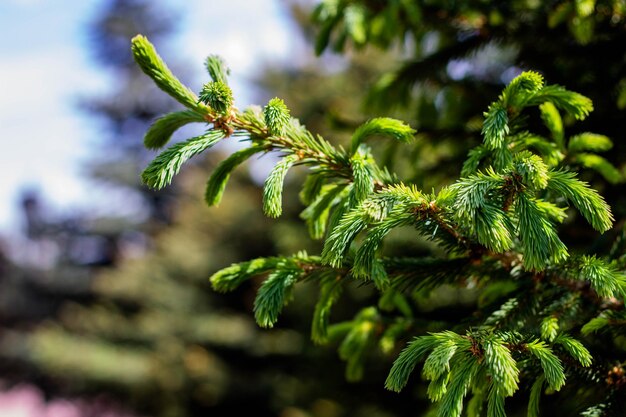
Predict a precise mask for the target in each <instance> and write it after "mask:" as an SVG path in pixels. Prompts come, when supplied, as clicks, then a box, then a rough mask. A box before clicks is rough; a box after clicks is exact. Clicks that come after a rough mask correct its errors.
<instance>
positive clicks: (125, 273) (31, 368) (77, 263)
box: [0, 0, 626, 417]
mask: <svg viewBox="0 0 626 417" xmlns="http://www.w3.org/2000/svg"><path fill="white" fill-rule="evenodd" d="M61 3H62V4H61ZM316 3H317V2H315V1H312V0H311V1H307V0H283V1H279V0H259V1H248V0H210V1H203V0H188V1H185V2H178V1H174V0H158V1H156V0H93V1H80V0H65V1H63V2H52V1H46V0H2V1H1V2H0V59H1V60H0V141H2V145H3V146H2V149H3V151H2V152H0V164H1V166H2V168H3V173H2V174H1V175H0V417H18V416H19V417H105V416H106V417H122V416H124V417H126V416H128V417H131V416H145V417H152V416H154V417H191V416H206V415H212V416H225V415H244V413H249V412H253V413H254V415H255V416H259V417H261V416H281V417H305V416H313V417H321V416H324V417H335V416H337V417H339V416H364V417H365V416H366V417H378V416H380V417H387V416H390V417H391V416H401V415H402V416H406V415H422V413H421V411H420V410H421V406H422V405H424V404H425V402H426V401H427V399H426V398H425V395H424V392H421V391H419V389H418V388H416V390H418V391H417V392H410V390H406V391H405V392H403V393H402V394H400V395H398V394H393V393H390V392H386V391H385V390H383V388H382V387H383V381H384V378H385V376H386V372H387V371H388V369H389V365H390V360H391V358H390V357H386V358H384V357H383V356H382V355H379V356H380V357H379V356H375V357H374V358H372V360H370V361H369V362H368V369H367V372H366V376H365V378H364V380H363V381H360V382H358V383H348V382H346V381H345V378H344V364H343V363H342V362H341V361H340V360H339V358H338V356H337V353H336V346H330V347H325V346H322V347H320V346H314V345H313V343H312V342H311V341H310V338H309V328H310V322H311V313H312V311H313V308H314V302H315V300H316V292H315V291H316V290H315V289H313V288H311V287H310V286H309V285H307V284H304V285H301V286H300V287H298V288H297V292H299V293H298V294H296V297H295V299H296V300H297V302H295V303H292V304H290V305H289V306H288V307H287V308H286V309H285V311H284V314H283V315H282V316H281V318H280V321H279V324H278V326H276V327H275V328H274V329H272V330H262V329H259V328H258V327H257V326H256V324H255V323H254V319H253V315H252V313H251V312H252V304H253V300H254V294H255V289H256V287H257V286H258V282H257V281H253V282H251V283H249V284H247V285H244V286H243V287H242V288H241V289H240V290H238V291H236V292H234V293H232V294H227V295H223V294H216V293H214V292H213V291H212V290H211V289H210V286H209V283H208V277H209V276H210V275H211V274H212V273H214V272H215V271H217V270H219V269H220V268H223V267H225V266H228V265H230V264H231V263H233V262H238V261H243V260H248V259H251V258H255V257H260V256H271V255H274V254H291V253H294V252H296V251H298V250H302V249H306V250H308V251H310V253H318V252H319V250H320V248H319V243H317V242H311V241H310V239H308V237H307V232H306V230H305V229H304V227H303V225H302V224H301V221H300V219H299V218H298V215H299V212H300V211H301V210H302V208H303V207H302V206H300V205H299V203H298V201H297V196H296V195H297V191H298V189H299V185H300V184H301V182H300V181H299V179H298V175H297V174H295V175H292V174H290V177H288V181H287V184H286V187H287V188H288V190H290V191H288V192H287V193H286V196H288V197H286V198H285V204H286V208H285V210H284V215H283V217H281V219H280V221H276V220H272V219H268V218H265V217H264V216H263V214H262V209H261V190H260V187H259V185H260V184H262V181H263V180H264V178H265V175H266V174H267V172H268V167H271V160H269V161H268V160H266V159H269V158H265V159H264V158H261V159H258V160H255V161H253V162H252V163H251V164H250V165H249V166H247V167H246V169H242V170H239V171H237V173H236V174H235V175H234V178H232V179H231V182H230V183H229V185H228V191H227V192H226V193H225V196H224V199H223V201H222V203H221V205H220V206H219V207H217V208H208V207H206V205H205V204H204V202H203V196H202V190H203V187H204V183H205V181H206V179H207V176H208V174H209V173H210V171H211V169H212V167H214V166H215V164H216V162H218V161H220V160H221V159H223V158H224V155H225V154H226V153H227V152H229V151H232V148H229V146H236V144H232V145H221V147H219V146H218V147H216V148H215V150H214V151H211V152H210V153H209V154H208V155H206V156H205V157H199V158H197V159H196V160H195V161H194V162H193V163H192V164H190V165H189V166H187V167H186V168H185V169H184V170H183V172H182V173H181V174H180V175H179V176H178V177H177V179H176V180H175V181H174V184H173V185H172V186H171V187H168V188H167V189H165V190H164V191H160V192H154V191H151V190H149V189H147V188H146V187H144V186H142V185H141V184H140V182H139V173H140V172H141V170H142V169H143V168H144V167H145V166H146V164H147V163H148V161H150V160H151V158H153V157H154V153H153V152H149V151H146V150H145V149H143V146H142V137H143V134H144V133H145V131H146V129H147V127H148V126H149V124H150V123H151V122H152V121H153V120H154V119H155V118H156V117H157V116H159V115H161V114H163V113H165V112H167V111H170V110H173V109H177V108H179V105H178V104H177V103H175V102H174V101H173V100H171V99H169V98H168V97H167V96H166V95H165V94H163V93H162V92H160V91H158V90H157V89H156V88H155V87H154V86H153V84H152V82H151V81H150V80H149V79H148V78H147V77H146V76H145V75H143V74H142V73H141V72H140V71H139V70H138V68H137V67H136V66H135V64H134V62H133V60H132V57H131V55H130V47H129V46H130V38H131V37H132V36H134V35H135V34H137V33H142V34H145V35H147V36H148V38H149V39H150V40H151V42H153V43H154V44H155V45H156V47H157V50H158V51H159V52H160V53H161V55H162V56H163V57H164V59H165V61H166V62H167V63H168V65H169V66H170V67H171V68H172V69H173V71H174V73H176V74H177V75H178V76H179V77H180V78H181V79H182V80H183V81H184V82H185V83H186V84H187V85H189V86H190V87H191V88H192V90H195V91H199V90H200V88H201V86H202V84H203V83H204V82H206V81H208V76H207V75H205V74H204V68H203V61H204V58H205V57H206V56H207V55H208V54H219V55H221V56H222V57H223V58H225V60H226V62H227V63H228V64H229V66H230V68H231V70H232V72H231V85H232V87H233V90H234V93H235V97H236V105H237V106H238V107H239V108H244V107H246V106H247V105H249V104H253V103H256V104H261V105H262V104H264V103H266V102H267V100H268V99H269V98H271V97H274V96H278V97H281V98H283V99H284V100H285V102H286V103H287V105H288V107H289V108H290V109H291V112H292V114H293V115H295V116H296V117H299V118H300V119H301V120H302V121H303V122H304V124H306V126H307V127H308V128H309V129H310V130H311V131H313V132H318V133H321V134H323V135H325V136H327V137H332V138H333V141H338V142H341V141H343V140H345V139H346V138H348V137H349V133H350V132H351V131H352V130H353V129H354V127H355V126H358V125H359V124H360V123H361V122H363V121H364V120H366V119H367V118H368V117H372V115H380V116H393V117H398V118H402V119H404V120H407V121H409V122H410V123H411V125H412V126H415V127H418V128H419V132H420V135H419V136H418V138H417V141H416V146H415V147H414V148H412V149H411V151H410V152H401V153H400V152H397V149H396V148H395V147H393V146H395V145H393V146H390V147H389V148H388V149H382V148H381V149H375V150H376V151H377V152H378V153H379V154H380V155H382V158H383V159H382V160H383V162H384V164H385V165H386V166H388V167H391V168H392V169H394V170H395V171H396V172H398V173H399V174H400V175H401V176H402V174H403V173H406V172H411V173H412V175H414V176H415V177H414V178H411V180H412V181H413V182H414V183H416V184H418V186H420V187H421V188H423V189H430V187H433V186H437V185H438V184H441V183H445V182H446V181H448V180H449V179H450V178H454V177H455V176H457V175H458V171H459V169H460V166H461V161H463V159H464V158H465V156H466V154H467V150H468V149H469V148H470V147H471V146H473V145H475V144H477V143H478V142H479V140H480V127H481V121H482V118H481V117H482V116H481V115H482V111H483V110H484V109H486V107H487V104H488V103H489V102H490V101H491V100H493V99H494V98H495V97H497V94H498V93H499V91H500V89H501V88H502V86H503V85H504V84H505V83H506V82H508V81H509V80H510V79H512V78H513V77H514V76H515V75H517V74H518V73H519V72H520V71H522V70H523V69H526V68H532V69H538V70H540V71H542V72H543V73H544V74H545V75H546V77H547V78H548V81H549V82H550V83H553V82H557V83H561V84H564V85H567V86H568V87H569V88H571V89H573V90H577V91H581V92H582V93H584V94H588V95H590V96H591V97H592V98H593V99H594V103H596V104H600V105H599V106H598V107H602V103H606V104H605V105H604V108H600V109H599V110H598V113H599V114H600V115H601V117H600V118H598V117H595V116H592V117H591V118H590V120H589V121H588V122H585V123H587V124H586V125H582V126H581V127H576V129H586V130H591V131H598V132H601V133H606V134H608V135H610V136H611V137H612V138H613V139H614V140H615V142H616V143H617V147H616V152H615V153H614V155H613V157H614V156H615V155H620V154H622V155H623V154H624V148H625V147H626V145H624V142H623V141H621V142H620V141H619V139H620V138H621V136H623V133H622V131H623V129H621V128H620V125H621V123H619V122H618V121H619V120H620V118H622V117H623V114H622V113H623V109H624V108H625V107H626V88H623V87H624V86H625V85H626V84H625V83H626V81H624V80H626V78H625V77H626V76H625V74H624V71H623V69H624V66H625V65H626V60H624V58H623V56H621V55H619V54H618V55H619V57H621V58H619V57H618V58H619V59H618V58H616V59H614V60H611V61H610V62H611V63H610V65H609V64H607V65H606V66H605V67H604V68H600V67H599V66H598V65H597V62H600V61H602V59H603V57H604V56H605V55H604V54H605V53H606V51H608V50H611V51H615V50H618V49H619V48H618V47H619V46H620V45H621V46H622V47H623V44H624V43H623V42H624V33H626V31H625V30H624V7H622V8H617V6H615V7H614V8H613V9H610V8H609V9H607V10H609V12H607V13H606V14H604V15H599V16H600V17H599V18H598V22H601V24H600V23H598V24H597V27H596V31H597V33H599V35H598V39H599V41H598V42H600V44H601V45H604V46H605V49H602V48H598V47H597V46H594V42H595V40H594V41H592V37H593V28H592V29H591V32H589V29H588V27H587V26H585V25H588V24H587V23H586V22H588V20H589V19H590V18H589V16H590V15H589V14H587V15H585V16H583V17H584V18H580V16H577V15H575V12H574V11H572V10H574V9H571V10H570V9H568V10H569V11H567V13H570V14H563V13H561V14H562V16H561V17H558V16H557V17H556V18H555V19H561V20H560V21H559V20H555V22H556V23H554V24H552V23H551V24H549V25H548V24H547V23H546V22H548V17H547V16H554V15H556V13H557V12H558V11H559V10H560V9H559V7H561V6H558V5H557V3H558V2H545V5H544V4H543V3H542V2H537V1H526V0H516V1H513V2H507V4H508V5H509V6H506V7H505V6H502V7H501V8H502V10H500V11H496V12H494V11H493V10H490V9H489V7H490V6H489V5H488V4H487V3H489V2H480V4H481V5H482V4H487V5H486V6H484V7H483V6H480V7H477V9H475V10H474V9H471V8H468V9H467V10H466V9H464V8H461V9H462V10H461V11H460V12H459V13H458V15H453V11H451V12H450V14H449V15H448V14H446V13H443V14H441V13H438V14H437V13H433V15H432V16H428V15H425V17H424V19H425V21H424V25H423V27H424V29H423V30H421V29H419V30H418V29H416V28H415V27H413V28H412V29H406V32H407V33H406V34H405V33H404V32H403V31H404V26H402V25H407V27H409V26H410V25H408V23H407V22H406V21H403V22H402V24H399V23H398V22H399V21H395V20H394V19H395V17H394V16H393V15H391V14H389V15H388V16H387V15H382V14H381V16H382V18H381V19H378V20H379V21H376V22H374V21H373V23H372V22H370V23H371V24H372V27H373V28H374V29H376V31H377V32H376V33H378V35H377V36H378V38H377V43H378V44H379V46H382V47H383V48H382V49H377V48H361V49H359V50H358V51H356V49H358V48H351V47H346V48H345V50H344V51H343V53H339V51H341V50H342V49H344V48H343V44H342V42H341V40H338V41H337V42H336V43H335V46H334V49H336V50H337V51H335V52H333V51H326V52H324V53H323V54H322V55H321V56H320V57H316V56H315V52H314V44H315V41H314V28H313V25H312V23H311V19H310V15H311V10H312V7H313V6H314V4H316ZM327 3H329V4H330V3H332V2H327ZM364 3H368V2H364ZM369 3H371V4H372V5H373V6H372V7H373V8H374V9H377V8H378V9H380V10H384V12H385V13H387V9H384V7H382V6H380V7H379V5H380V4H383V3H385V2H376V1H372V2H369ZM369 3H368V4H369ZM379 3H380V4H379ZM392 3H393V4H396V3H398V4H400V3H402V4H406V3H407V2H406V1H402V2H390V4H392ZM409 3H410V2H409ZM434 3H437V2H433V4H434ZM440 3H442V4H444V3H445V4H448V3H450V4H452V3H455V2H440ZM460 3H463V2H459V4H460ZM570 3H572V2H567V1H566V2H563V4H566V5H570ZM578 3H580V2H577V3H576V4H578ZM599 3H600V2H599ZM618 3H620V2H619V1H614V2H611V4H618ZM622 3H623V2H622ZM572 4H573V3H572ZM622 6H623V4H622ZM446 7H447V6H446ZM481 7H483V9H481ZM572 7H574V6H572ZM378 9H377V10H378ZM450 9H451V10H453V7H452V6H450ZM561 9H562V7H561ZM592 10H593V6H592ZM611 10H612V11H611ZM392 12H393V11H392ZM392 12H389V13H392ZM427 12H429V11H428V10H427ZM611 13H613V14H611ZM433 16H434V17H433ZM563 16H564V17H563ZM568 19H569V20H568ZM576 19H578V20H576ZM585 19H587V20H585ZM572 22H573V23H572ZM375 25H378V26H375ZM418 26H419V27H422V26H421V24H420V25H418ZM485 28H487V29H485ZM586 28H587V29H586ZM411 30H413V33H412V35H413V36H412V35H411ZM488 30H493V33H494V34H496V35H497V36H496V37H491V34H490V33H488ZM399 32H402V33H399ZM357 35H358V33H357V32H354V33H351V34H350V36H352V37H353V38H355V39H356V38H357V37H358V36H357ZM594 39H595V38H594ZM344 41H345V39H344ZM602 42H604V43H602ZM616 45H617V46H616ZM568 48H575V49H574V50H575V51H577V52H574V53H571V52H569V53H567V56H566V55H565V54H566V52H565V51H568ZM576 48H577V49H576ZM331 49H332V48H331ZM622 49H623V48H622ZM559 54H561V55H560V56H559ZM622 55H623V54H622ZM425 57H426V58H425ZM555 57H557V58H555ZM400 61H402V62H403V65H404V67H401V68H400V70H399V72H397V73H395V74H394V76H393V77H389V76H388V75H389V74H391V73H390V72H389V71H391V70H392V69H396V68H397V67H398V62H400ZM385 74H387V76H386V75H385ZM385 77H387V78H385ZM416 80H421V81H420V82H419V83H418V82H417V81H416ZM620 80H621V81H620ZM620 83H621V84H620ZM617 85H620V86H621V87H620V88H616V86H617ZM366 87H368V88H369V87H372V90H373V91H375V92H376V94H375V95H372V94H368V91H367V90H368V88H366ZM603 91H604V92H606V91H612V94H613V96H611V97H608V98H607V97H598V95H600V96H601V95H602V94H604V93H602V92H603ZM603 99H606V100H604V101H603ZM390 103H393V104H399V105H391V104H390ZM594 117H595V118H594ZM571 122H572V121H566V123H568V129H569V124H571ZM569 132H573V130H570V131H569ZM193 133H194V132H193V130H192V129H190V128H185V129H181V130H180V131H179V132H177V134H176V138H178V139H185V138H187V137H189V136H190V135H192V134H193ZM375 147H376V146H375ZM394 155H395V156H394ZM607 158H611V156H607ZM622 162H623V161H622ZM392 164H393V166H392ZM407 167H410V168H411V169H410V170H408V169H406V168H407ZM618 168H619V171H615V172H605V173H600V174H602V175H600V177H599V178H600V179H599V180H598V182H596V184H600V186H601V187H602V186H603V184H604V185H606V184H608V183H612V184H619V183H622V182H623V181H622V180H623V172H624V171H625V170H624V166H623V165H620V166H618ZM588 178H590V177H587V179H588ZM593 178H596V177H593ZM620 187H621V186H620ZM625 195H626V193H623V187H621V188H615V189H614V191H612V192H611V194H608V196H607V198H608V200H609V201H610V202H611V203H612V205H613V207H615V208H616V210H615V211H616V213H617V217H622V216H623V215H624V209H623V207H626V204H625V202H624V198H625V197H624V196H625ZM620 207H622V208H621V209H620ZM564 239H565V240H566V241H567V243H568V244H575V243H576V242H586V240H587V239H588V236H586V235H585V234H584V233H581V234H579V235H572V236H565V237H564ZM408 241H409V239H408V238H406V237H403V236H392V239H390V243H389V248H390V250H393V251H394V253H395V254H396V255H398V256H399V255H403V254H404V253H421V252H420V251H426V250H430V249H431V248H426V247H423V246H422V247H420V246H419V245H418V246H416V243H415V242H412V243H410V244H407V242H408ZM394 242H396V243H394ZM473 296H474V298H475V294H474V295H473ZM370 297H371V293H370V292H369V289H368V288H364V287H359V286H356V287H354V288H349V289H348V291H347V294H346V295H345V297H344V298H343V299H342V303H341V304H340V305H338V306H337V307H336V308H335V309H334V310H333V321H335V320H341V319H345V318H349V317H352V315H353V314H354V312H355V311H357V310H358V306H360V305H362V304H364V303H365V301H366V300H367V302H369V300H371V298H370ZM417 301H418V304H419V302H421V301H420V300H417ZM470 302H472V300H470ZM452 305H454V308H452V307H450V306H452ZM421 308H422V310H423V311H422V316H421V317H423V318H424V321H425V322H430V323H443V321H444V320H450V321H452V322H455V321H458V320H460V318H462V317H464V315H466V314H467V313H468V311H471V310H470V309H468V308H467V302H466V300H463V299H461V298H460V297H459V295H458V294H457V293H455V292H453V291H452V292H450V291H449V292H448V293H446V294H444V297H443V298H441V299H436V297H435V299H433V298H431V299H429V300H423V302H422V304H421ZM437 309H439V310H437Z"/></svg>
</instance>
